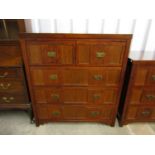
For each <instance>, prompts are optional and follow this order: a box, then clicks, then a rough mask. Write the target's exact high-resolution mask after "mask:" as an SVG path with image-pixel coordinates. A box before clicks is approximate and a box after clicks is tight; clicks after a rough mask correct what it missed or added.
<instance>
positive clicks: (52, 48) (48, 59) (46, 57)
mask: <svg viewBox="0 0 155 155" xmlns="http://www.w3.org/2000/svg"><path fill="white" fill-rule="evenodd" d="M27 48H28V57H29V63H30V65H56V64H57V65H63V64H64V65H70V64H73V63H74V55H75V54H74V50H75V43H74V42H73V41H51V42H46V43H44V42H38V43H35V42H34V43H28V47H27Z"/></svg>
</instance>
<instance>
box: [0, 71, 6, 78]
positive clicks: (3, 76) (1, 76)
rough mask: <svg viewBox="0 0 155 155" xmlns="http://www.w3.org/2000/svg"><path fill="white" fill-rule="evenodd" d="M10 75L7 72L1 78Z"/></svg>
mask: <svg viewBox="0 0 155 155" xmlns="http://www.w3.org/2000/svg"><path fill="white" fill-rule="evenodd" d="M7 75H8V72H5V73H4V74H3V75H0V78H5V77H6V76H7Z"/></svg>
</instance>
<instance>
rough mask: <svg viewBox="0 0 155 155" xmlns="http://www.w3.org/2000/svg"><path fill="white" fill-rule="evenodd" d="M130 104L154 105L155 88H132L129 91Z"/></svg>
mask: <svg viewBox="0 0 155 155" xmlns="http://www.w3.org/2000/svg"><path fill="white" fill-rule="evenodd" d="M129 103H130V104H133V105H134V104H135V105H136V104H145V105H148V104H153V105H155V89H154V88H143V87H138V88H134V87H133V88H132V89H131V92H130V93H129Z"/></svg>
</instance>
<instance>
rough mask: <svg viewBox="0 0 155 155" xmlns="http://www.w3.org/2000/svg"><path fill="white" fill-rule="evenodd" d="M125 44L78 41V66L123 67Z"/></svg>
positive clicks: (102, 41)
mask: <svg viewBox="0 0 155 155" xmlns="http://www.w3.org/2000/svg"><path fill="white" fill-rule="evenodd" d="M124 53H125V42H112V41H111V42H110V41H104V40H91V41H88V40H86V41H77V55H76V58H77V64H79V65H93V66H94V65H96V66H121V65H122V62H123V55H124Z"/></svg>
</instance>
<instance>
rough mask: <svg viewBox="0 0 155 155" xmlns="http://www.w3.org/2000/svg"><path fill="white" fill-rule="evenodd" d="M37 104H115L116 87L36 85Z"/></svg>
mask: <svg viewBox="0 0 155 155" xmlns="http://www.w3.org/2000/svg"><path fill="white" fill-rule="evenodd" d="M33 91H34V96H35V101H36V103H37V104H47V103H48V104H92V105H102V104H107V105H108V104H116V97H117V94H118V93H117V89H116V88H105V89H103V88H83V87H66V88H55V87H51V88H44V87H37V88H35V89H34V90H33Z"/></svg>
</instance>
